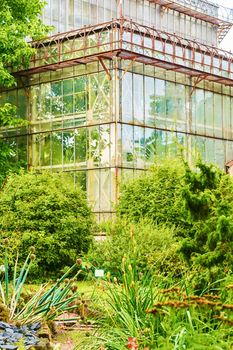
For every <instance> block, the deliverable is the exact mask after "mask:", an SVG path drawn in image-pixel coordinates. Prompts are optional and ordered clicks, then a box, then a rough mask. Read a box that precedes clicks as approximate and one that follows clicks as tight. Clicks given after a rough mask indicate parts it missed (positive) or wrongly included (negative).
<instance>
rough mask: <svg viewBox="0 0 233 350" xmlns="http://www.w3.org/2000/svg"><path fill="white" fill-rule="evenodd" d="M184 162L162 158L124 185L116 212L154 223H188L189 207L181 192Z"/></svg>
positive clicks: (133, 218) (132, 219) (136, 220)
mask: <svg viewBox="0 0 233 350" xmlns="http://www.w3.org/2000/svg"><path fill="white" fill-rule="evenodd" d="M184 173H185V167H184V164H183V163H182V162H181V161H178V160H170V159H168V160H163V162H162V163H157V164H155V166H153V167H152V168H151V170H150V171H148V172H147V173H146V174H143V176H140V177H138V178H136V179H133V180H130V181H129V182H127V183H126V184H125V185H123V187H122V190H121V195H120V199H119V205H118V207H117V212H118V215H119V216H123V217H124V216H125V217H127V218H128V219H129V220H131V221H134V222H138V221H139V220H140V219H146V218H147V219H149V220H151V221H153V222H155V223H167V224H168V225H173V224H175V225H179V226H183V225H186V216H187V211H186V209H185V202H184V199H183V196H182V189H183V177H184Z"/></svg>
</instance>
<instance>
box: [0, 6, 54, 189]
mask: <svg viewBox="0 0 233 350" xmlns="http://www.w3.org/2000/svg"><path fill="white" fill-rule="evenodd" d="M44 5H45V1H41V0H30V1H28V0H0V27H1V33H0V87H2V88H10V87H12V86H15V85H16V80H15V78H14V76H13V75H12V74H11V71H12V69H13V70H17V69H20V68H27V67H28V65H29V62H30V59H31V58H32V55H33V53H34V49H33V48H32V47H31V46H30V44H29V43H28V39H29V38H31V39H36V38H40V37H44V36H45V35H46V34H47V33H48V31H49V27H48V26H45V25H44V24H43V23H42V21H41V19H40V17H39V15H40V14H41V11H42V8H43V6H44ZM10 67H11V70H10V69H9V68H10ZM27 124H28V123H27V122H26V121H25V120H23V119H22V118H17V117H16V106H14V105H12V104H10V103H5V104H3V103H1V102H0V128H1V127H5V126H13V127H16V126H26V125H27ZM0 137H1V135H0ZM0 143H1V144H0V164H1V166H0V185H1V184H2V183H3V181H4V179H5V178H6V176H7V174H8V173H9V172H10V171H18V170H19V169H20V167H21V166H22V164H17V165H16V164H15V159H14V157H12V155H13V153H14V147H12V145H11V143H10V142H7V141H6V140H1V139H0Z"/></svg>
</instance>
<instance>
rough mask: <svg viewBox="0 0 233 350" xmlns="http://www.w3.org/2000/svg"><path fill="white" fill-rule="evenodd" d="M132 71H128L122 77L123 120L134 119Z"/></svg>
mask: <svg viewBox="0 0 233 350" xmlns="http://www.w3.org/2000/svg"><path fill="white" fill-rule="evenodd" d="M132 91H133V88H132V73H126V74H125V76H124V77H123V79H122V120H123V121H125V122H132V120H133V106H132V103H133V96H132Z"/></svg>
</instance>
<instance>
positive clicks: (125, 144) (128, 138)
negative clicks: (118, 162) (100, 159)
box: [122, 125, 133, 166]
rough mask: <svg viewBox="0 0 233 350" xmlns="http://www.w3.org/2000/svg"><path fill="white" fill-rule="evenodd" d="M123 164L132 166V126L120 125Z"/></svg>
mask: <svg viewBox="0 0 233 350" xmlns="http://www.w3.org/2000/svg"><path fill="white" fill-rule="evenodd" d="M122 161H123V165H128V166H133V126H131V125H122Z"/></svg>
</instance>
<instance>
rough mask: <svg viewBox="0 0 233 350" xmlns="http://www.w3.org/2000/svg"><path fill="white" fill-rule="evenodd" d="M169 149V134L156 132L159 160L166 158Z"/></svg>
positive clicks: (160, 131)
mask: <svg viewBox="0 0 233 350" xmlns="http://www.w3.org/2000/svg"><path fill="white" fill-rule="evenodd" d="M166 147H167V132H166V131H162V130H156V150H157V156H158V158H160V159H161V158H164V157H165V156H166Z"/></svg>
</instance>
